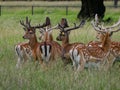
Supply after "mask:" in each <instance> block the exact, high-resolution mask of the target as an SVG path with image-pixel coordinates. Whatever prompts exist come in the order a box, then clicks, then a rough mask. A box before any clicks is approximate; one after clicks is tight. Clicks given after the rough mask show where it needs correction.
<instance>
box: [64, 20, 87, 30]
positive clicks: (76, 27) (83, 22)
mask: <svg viewBox="0 0 120 90" xmlns="http://www.w3.org/2000/svg"><path fill="white" fill-rule="evenodd" d="M84 24H85V20H82V21H81V22H80V24H79V25H78V26H76V24H75V23H74V27H73V28H68V29H66V30H65V31H71V30H75V29H78V28H80V27H82V26H83V25H84Z"/></svg>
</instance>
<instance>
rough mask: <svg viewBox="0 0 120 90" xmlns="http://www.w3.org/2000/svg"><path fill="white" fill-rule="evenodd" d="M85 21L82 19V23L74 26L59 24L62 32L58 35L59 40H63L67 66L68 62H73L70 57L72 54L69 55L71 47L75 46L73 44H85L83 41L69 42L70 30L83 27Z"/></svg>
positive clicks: (64, 58)
mask: <svg viewBox="0 0 120 90" xmlns="http://www.w3.org/2000/svg"><path fill="white" fill-rule="evenodd" d="M84 23H85V21H84V20H82V21H81V23H80V25H78V26H76V24H75V26H74V27H73V28H66V29H65V27H64V26H61V25H59V29H60V33H59V35H58V36H57V38H56V39H57V40H58V41H62V60H63V62H64V65H65V66H66V65H67V64H68V63H71V62H72V61H71V59H70V55H69V51H70V49H71V48H73V46H76V45H80V46H84V44H83V43H78V42H76V43H69V33H70V32H69V31H72V30H75V29H78V28H80V27H82V26H83V25H84Z"/></svg>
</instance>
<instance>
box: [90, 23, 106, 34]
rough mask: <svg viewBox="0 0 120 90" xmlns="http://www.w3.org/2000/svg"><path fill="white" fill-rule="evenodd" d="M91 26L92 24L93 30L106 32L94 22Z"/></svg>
mask: <svg viewBox="0 0 120 90" xmlns="http://www.w3.org/2000/svg"><path fill="white" fill-rule="evenodd" d="M91 24H92V26H93V28H94V29H95V30H96V31H99V32H105V30H103V29H102V28H101V27H99V26H96V25H95V23H94V21H91Z"/></svg>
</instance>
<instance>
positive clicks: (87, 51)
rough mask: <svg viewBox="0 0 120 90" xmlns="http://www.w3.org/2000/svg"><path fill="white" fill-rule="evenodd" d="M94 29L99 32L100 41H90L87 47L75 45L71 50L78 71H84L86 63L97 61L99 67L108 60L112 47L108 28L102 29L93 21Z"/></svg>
mask: <svg viewBox="0 0 120 90" xmlns="http://www.w3.org/2000/svg"><path fill="white" fill-rule="evenodd" d="M92 25H93V27H94V29H95V30H96V31H97V32H99V35H97V38H98V39H99V40H100V42H98V41H97V42H95V41H93V43H92V42H90V43H89V44H88V45H86V46H85V47H82V48H81V47H79V46H78V47H75V48H73V49H72V50H71V52H70V55H71V57H72V59H73V61H74V62H75V63H76V64H75V66H74V67H75V68H76V71H82V70H83V69H84V67H85V65H87V64H89V63H95V65H96V66H97V67H98V66H99V64H100V65H104V63H105V62H107V61H108V56H109V55H110V49H111V38H110V33H109V31H108V30H102V29H100V28H99V27H98V26H95V23H94V22H92Z"/></svg>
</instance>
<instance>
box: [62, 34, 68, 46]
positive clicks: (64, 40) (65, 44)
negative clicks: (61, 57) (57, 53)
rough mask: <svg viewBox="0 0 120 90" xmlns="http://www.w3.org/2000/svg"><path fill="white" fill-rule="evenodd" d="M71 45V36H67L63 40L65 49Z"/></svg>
mask: <svg viewBox="0 0 120 90" xmlns="http://www.w3.org/2000/svg"><path fill="white" fill-rule="evenodd" d="M68 44H69V36H66V37H65V38H64V39H63V40H62V46H63V47H65V46H67V45H68Z"/></svg>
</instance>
